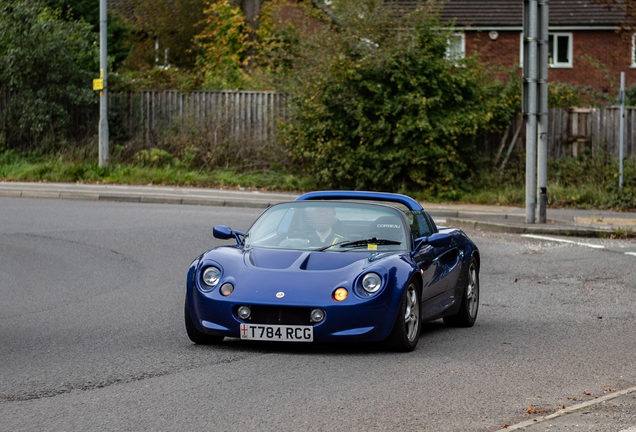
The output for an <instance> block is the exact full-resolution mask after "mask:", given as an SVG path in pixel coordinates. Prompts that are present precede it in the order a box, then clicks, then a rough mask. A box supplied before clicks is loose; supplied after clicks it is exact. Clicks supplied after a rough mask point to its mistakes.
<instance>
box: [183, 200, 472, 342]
mask: <svg viewBox="0 0 636 432" xmlns="http://www.w3.org/2000/svg"><path fill="white" fill-rule="evenodd" d="M214 237H216V238H218V239H228V240H230V239H234V240H235V241H236V244H235V245H231V246H220V247H216V248H214V249H211V250H209V251H207V252H205V253H204V254H203V255H201V256H199V257H198V258H197V259H195V260H194V261H193V262H192V264H191V265H190V269H189V271H188V280H187V292H186V300H185V326H186V330H187V333H188V336H189V337H190V339H191V340H192V341H193V342H195V343H197V344H216V343H220V342H221V341H222V340H223V338H225V337H234V338H240V339H245V340H259V341H286V342H340V341H341V342H354V341H355V342H380V341H384V342H385V343H386V344H387V345H388V346H390V347H391V348H392V349H395V350H397V351H412V350H413V349H414V348H415V346H416V345H417V342H418V340H419V336H420V328H421V324H422V322H424V321H431V320H435V319H439V318H443V319H444V323H446V324H447V325H450V326H462V327H471V326H472V325H473V324H474V323H475V319H476V318H477V311H478V308H479V265H480V257H479V250H478V249H477V246H475V244H474V243H473V242H472V241H471V240H470V239H469V238H468V237H467V236H466V234H464V232H462V231H461V230H459V229H453V228H443V227H439V228H438V227H437V226H436V225H435V222H433V219H432V218H431V217H430V216H429V215H428V214H427V213H426V212H425V211H424V210H423V209H422V207H421V206H420V204H419V203H418V202H417V201H415V200H413V199H412V198H409V197H407V196H404V195H399V194H389V193H378V192H347V191H331V192H328V191H327V192H311V193H308V194H305V195H302V196H300V197H299V198H297V199H296V200H295V201H292V202H286V203H282V204H277V205H274V206H272V207H270V208H268V209H267V210H265V211H264V212H263V214H261V216H260V217H259V218H258V219H257V220H256V222H254V224H253V225H252V227H251V228H250V229H249V231H248V232H247V233H245V234H244V233H242V232H238V231H233V230H232V229H231V228H229V227H227V226H220V225H218V226H215V227H214Z"/></svg>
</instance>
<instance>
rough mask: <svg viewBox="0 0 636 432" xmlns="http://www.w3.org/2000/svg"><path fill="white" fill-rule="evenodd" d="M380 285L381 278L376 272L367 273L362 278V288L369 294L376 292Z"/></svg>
mask: <svg viewBox="0 0 636 432" xmlns="http://www.w3.org/2000/svg"><path fill="white" fill-rule="evenodd" d="M381 286H382V278H381V277H380V275H379V274H377V273H367V274H365V275H364V277H363V278H362V288H364V290H365V291H366V292H368V293H369V294H373V293H375V292H377V291H378V290H379V289H380V287H381Z"/></svg>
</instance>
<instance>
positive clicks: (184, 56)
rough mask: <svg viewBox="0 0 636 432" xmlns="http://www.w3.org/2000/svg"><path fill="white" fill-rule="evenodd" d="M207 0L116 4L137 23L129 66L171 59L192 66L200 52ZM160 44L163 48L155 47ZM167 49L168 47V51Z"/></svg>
mask: <svg viewBox="0 0 636 432" xmlns="http://www.w3.org/2000/svg"><path fill="white" fill-rule="evenodd" d="M206 3H207V2H206V0H126V1H119V2H117V3H116V4H114V5H113V13H115V14H116V15H118V16H119V17H121V18H123V19H124V20H125V21H126V22H127V23H128V24H129V25H132V26H133V27H134V31H133V33H134V41H135V48H134V51H133V53H132V55H131V57H130V59H129V61H128V65H127V66H128V68H131V69H144V68H149V67H153V66H155V65H157V62H155V56H158V57H159V64H160V65H164V63H165V56H166V54H167V57H168V59H167V60H168V63H169V64H171V65H172V66H175V67H178V68H186V69H188V68H192V67H193V66H194V64H195V61H196V57H197V55H198V53H197V51H196V47H195V45H194V37H195V35H197V34H198V33H200V32H201V29H202V27H201V26H202V21H203V19H204V18H205V15H204V13H203V10H204V9H205V7H206ZM155 43H158V44H159V50H156V49H155ZM166 50H167V51H166Z"/></svg>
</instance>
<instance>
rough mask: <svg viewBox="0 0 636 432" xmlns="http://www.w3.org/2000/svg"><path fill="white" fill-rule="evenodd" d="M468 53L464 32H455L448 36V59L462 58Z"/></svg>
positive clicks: (456, 59)
mask: <svg viewBox="0 0 636 432" xmlns="http://www.w3.org/2000/svg"><path fill="white" fill-rule="evenodd" d="M465 54H466V44H465V39H464V33H455V34H453V35H452V36H451V37H450V38H448V46H447V47H446V59H447V60H450V61H458V60H462V59H463V58H464V57H465Z"/></svg>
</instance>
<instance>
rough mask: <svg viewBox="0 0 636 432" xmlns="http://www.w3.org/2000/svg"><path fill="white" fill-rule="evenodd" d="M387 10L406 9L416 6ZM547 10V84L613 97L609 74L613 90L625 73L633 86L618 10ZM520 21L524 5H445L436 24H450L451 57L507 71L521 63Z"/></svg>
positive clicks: (508, 1)
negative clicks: (585, 87) (584, 88)
mask: <svg viewBox="0 0 636 432" xmlns="http://www.w3.org/2000/svg"><path fill="white" fill-rule="evenodd" d="M392 4H393V5H396V6H397V5H398V4H400V6H403V7H406V8H408V7H415V5H417V4H418V2H392ZM549 10H550V20H549V32H550V52H551V53H552V56H551V66H550V70H549V72H548V73H549V80H550V81H560V82H567V83H571V84H578V85H591V86H593V87H594V88H596V89H597V90H601V91H616V88H614V89H610V86H611V79H610V78H608V76H607V75H608V72H609V74H611V76H613V77H614V81H615V85H616V86H618V83H619V82H620V78H619V77H620V72H625V76H626V86H627V87H629V86H630V85H632V84H634V83H635V82H636V59H635V58H634V38H633V37H632V38H629V37H625V35H621V34H620V33H619V29H620V25H621V23H622V22H623V21H625V12H624V11H623V10H621V9H619V8H617V7H613V8H612V9H608V8H607V7H606V6H605V5H603V4H601V3H599V2H598V1H597V0H550V2H549ZM522 15H523V0H448V1H447V2H446V3H445V4H444V6H443V9H442V11H441V14H440V19H441V21H442V22H446V23H448V22H453V20H454V25H453V28H454V29H456V31H457V33H456V36H455V38H454V39H453V41H452V42H451V52H452V55H457V56H460V57H461V56H464V55H471V54H473V53H474V52H475V51H478V52H480V53H481V58H482V60H483V61H484V62H486V63H490V64H493V65H497V66H502V67H503V68H505V69H507V70H511V69H513V68H514V67H518V66H519V59H520V58H522V57H520V53H521V50H522V47H523V44H522V26H523V22H522ZM630 39H631V40H630Z"/></svg>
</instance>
